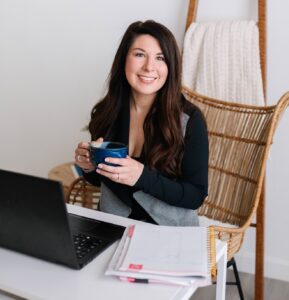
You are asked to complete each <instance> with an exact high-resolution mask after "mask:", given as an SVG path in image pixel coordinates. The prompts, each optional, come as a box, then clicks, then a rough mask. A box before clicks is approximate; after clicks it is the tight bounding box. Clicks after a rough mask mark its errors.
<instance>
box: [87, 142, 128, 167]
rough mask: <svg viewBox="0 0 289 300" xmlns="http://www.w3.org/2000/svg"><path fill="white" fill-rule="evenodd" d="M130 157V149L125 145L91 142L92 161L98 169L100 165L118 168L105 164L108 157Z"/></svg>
mask: <svg viewBox="0 0 289 300" xmlns="http://www.w3.org/2000/svg"><path fill="white" fill-rule="evenodd" d="M127 155H128V149H127V146H126V145H125V144H122V143H117V142H102V143H99V142H91V143H90V159H91V162H92V163H93V164H94V165H95V166H96V167H97V165H98V164H100V163H105V164H107V165H111V166H116V165H115V164H112V163H107V162H105V161H104V160H105V158H106V157H116V158H125V157H126V156H127Z"/></svg>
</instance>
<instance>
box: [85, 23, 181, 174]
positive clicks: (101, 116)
mask: <svg viewBox="0 0 289 300" xmlns="http://www.w3.org/2000/svg"><path fill="white" fill-rule="evenodd" d="M143 34H149V35H151V36H152V37H154V38H155V39H156V40H157V41H158V42H159V45H160V47H161V49H162V52H163V55H164V57H165V62H166V64H167V67H168V76H167V80H166V82H165V84H164V85H163V87H162V88H161V89H160V90H159V91H158V93H157V96H156V99H155V101H154V102H153V105H152V107H151V108H150V111H149V112H148V114H147V116H146V118H145V121H144V125H143V130H144V154H145V157H146V163H147V165H148V166H149V167H150V168H151V169H157V170H159V171H161V172H162V173H165V174H166V175H168V176H170V177H179V176H180V174H181V161H182V156H183V152H184V141H183V135H182V131H181V120H180V117H181V112H182V104H183V101H182V99H183V98H182V96H181V58H180V53H179V49H178V46H177V43H176V40H175V38H174V36H173V34H172V33H171V32H170V31H169V30H168V29H167V28H166V27H165V26H163V25H162V24H159V23H157V22H155V21H151V20H148V21H145V22H140V21H138V22H134V23H132V24H131V25H130V26H129V27H128V29H127V30H126V32H125V34H124V36H123V38H122V40H121V42H120V45H119V47H118V50H117V52H116V55H115V58H114V61H113V64H112V68H111V71H110V75H109V80H108V91H107V93H106V95H105V96H104V98H103V99H102V100H101V101H100V102H99V103H97V104H96V105H95V106H94V107H93V109H92V112H91V120H90V123H89V126H88V128H89V131H90V134H91V138H92V140H95V139H97V138H98V137H104V139H106V138H108V137H109V135H110V133H111V130H112V127H113V124H114V123H115V121H116V119H117V117H118V115H119V113H120V110H121V108H122V105H123V103H124V101H127V99H128V98H129V96H130V91H131V87H130V85H129V83H128V81H127V79H126V75H125V63H126V57H127V54H128V51H129V49H130V47H131V45H132V44H133V42H134V40H135V39H136V38H137V37H138V36H140V35H143Z"/></svg>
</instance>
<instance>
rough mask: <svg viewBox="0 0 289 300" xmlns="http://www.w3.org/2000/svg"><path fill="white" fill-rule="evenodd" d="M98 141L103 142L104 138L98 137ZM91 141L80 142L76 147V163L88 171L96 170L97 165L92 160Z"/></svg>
mask: <svg viewBox="0 0 289 300" xmlns="http://www.w3.org/2000/svg"><path fill="white" fill-rule="evenodd" d="M96 142H99V143H102V142H103V138H98V139H97V140H96ZM89 147H90V143H88V142H80V143H79V144H78V146H77V148H76V149H75V160H74V163H75V164H76V165H78V166H79V167H80V168H81V169H84V170H86V171H93V170H95V166H94V165H93V164H92V162H91V161H90V154H89Z"/></svg>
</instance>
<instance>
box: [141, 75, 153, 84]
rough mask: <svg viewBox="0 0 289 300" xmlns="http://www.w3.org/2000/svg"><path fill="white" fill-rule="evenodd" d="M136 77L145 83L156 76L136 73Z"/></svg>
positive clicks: (151, 80)
mask: <svg viewBox="0 0 289 300" xmlns="http://www.w3.org/2000/svg"><path fill="white" fill-rule="evenodd" d="M138 78H139V79H140V80H141V81H142V82H145V83H151V82H153V81H155V80H156V79H157V77H153V76H144V75H138Z"/></svg>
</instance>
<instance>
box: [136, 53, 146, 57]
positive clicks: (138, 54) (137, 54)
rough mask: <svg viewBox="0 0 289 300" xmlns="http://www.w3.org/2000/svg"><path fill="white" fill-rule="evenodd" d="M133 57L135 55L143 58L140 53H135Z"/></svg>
mask: <svg viewBox="0 0 289 300" xmlns="http://www.w3.org/2000/svg"><path fill="white" fill-rule="evenodd" d="M134 55H135V56H136V57H143V56H144V54H143V53H141V52H137V53H135V54H134Z"/></svg>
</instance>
